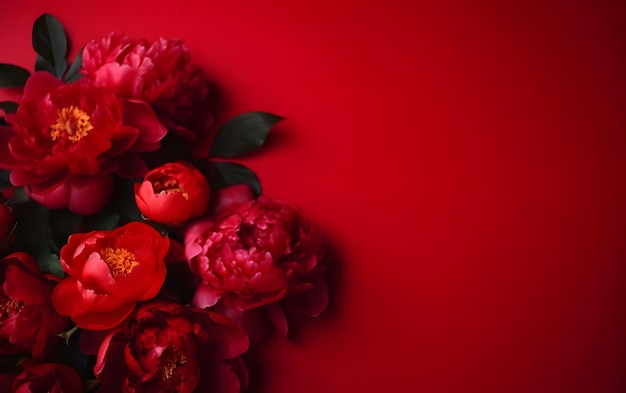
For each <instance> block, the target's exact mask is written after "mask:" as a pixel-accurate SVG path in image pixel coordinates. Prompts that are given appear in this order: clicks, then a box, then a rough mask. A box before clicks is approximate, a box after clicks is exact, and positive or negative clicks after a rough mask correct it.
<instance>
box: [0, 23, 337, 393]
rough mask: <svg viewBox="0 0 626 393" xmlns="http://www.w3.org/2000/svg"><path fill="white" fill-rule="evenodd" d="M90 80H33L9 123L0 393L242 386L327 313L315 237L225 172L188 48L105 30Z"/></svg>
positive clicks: (186, 391)
mask: <svg viewBox="0 0 626 393" xmlns="http://www.w3.org/2000/svg"><path fill="white" fill-rule="evenodd" d="M44 60H45V59H44ZM80 73H81V74H82V78H80V79H78V80H75V81H73V82H67V81H65V80H64V79H63V78H62V77H58V76H55V75H53V74H51V73H50V72H48V71H37V72H34V73H32V74H30V76H29V77H28V79H27V80H26V81H25V84H24V88H23V94H21V96H20V97H19V99H18V103H17V104H18V105H17V108H16V110H15V111H7V112H6V113H5V116H4V120H5V124H4V125H0V169H2V170H4V172H2V171H0V172H1V173H0V174H2V175H7V176H5V177H3V178H2V179H0V181H1V182H0V370H1V371H0V390H1V391H3V392H4V391H6V392H43V391H46V392H48V391H50V392H61V393H62V392H66V393H82V392H91V391H97V392H99V393H107V392H111V393H113V392H115V393H118V392H124V393H139V392H144V393H150V392H155V393H156V392H166V393H167V392H172V393H173V392H178V393H194V392H195V393H200V392H218V393H239V392H242V391H244V390H245V389H246V388H247V386H248V384H249V382H250V381H249V374H248V368H247V367H248V366H247V365H246V362H245V358H246V353H247V352H248V351H254V350H259V348H260V346H259V345H257V344H259V343H260V341H261V340H262V338H264V337H266V336H267V334H269V332H271V330H272V329H275V330H276V331H277V332H279V333H281V334H283V335H286V334H287V330H288V327H287V326H288V321H289V320H290V319H291V318H292V317H293V316H295V315H306V316H317V315H319V314H320V313H322V311H323V310H324V309H325V308H326V306H327V304H328V291H327V288H326V284H325V282H324V274H325V270H326V265H325V263H324V259H323V250H324V248H323V241H322V236H321V233H320V231H319V230H318V229H317V228H316V227H315V226H314V225H312V224H311V223H310V222H309V221H308V219H307V218H306V216H305V215H304V213H303V212H302V210H300V209H299V208H296V207H293V206H292V205H290V204H287V203H284V202H281V201H277V200H273V199H271V198H269V197H267V196H265V195H262V194H260V193H259V192H257V193H255V192H254V191H253V189H252V188H251V187H249V186H248V185H247V184H245V183H246V182H245V181H238V180H240V179H239V178H238V177H236V176H235V181H233V180H232V179H230V180H229V179H228V177H227V176H223V175H220V174H218V173H217V172H216V169H215V168H216V167H215V166H213V163H212V161H210V160H209V157H208V155H207V153H203V152H204V151H208V150H206V146H207V143H209V142H211V141H212V140H213V131H212V128H211V125H212V119H213V114H212V113H211V110H210V106H209V94H208V93H209V88H208V83H207V80H206V77H205V76H204V73H203V72H202V70H201V69H200V68H198V67H197V66H195V65H194V64H192V63H191V61H190V55H189V50H188V49H187V47H186V46H185V45H184V44H183V43H182V41H181V40H179V39H164V38H159V39H157V40H155V41H153V42H149V41H146V40H136V39H132V38H130V37H128V36H127V35H123V34H118V33H111V34H109V35H107V36H106V37H104V38H101V39H98V40H93V41H91V42H90V43H88V44H87V45H86V46H85V48H84V50H83V51H82V65H81V67H80ZM247 132H248V131H245V132H244V133H243V134H246V133H247ZM263 138H264V136H263ZM234 139H236V138H234ZM243 139H245V138H243ZM257 139H258V138H257ZM224 140H233V139H232V138H231V139H228V138H226V139H224V138H222V142H221V143H222V144H223V143H224V142H223V141H224ZM242 143H243V144H244V145H245V146H244V147H242V148H241V149H240V150H241V151H248V150H249V149H250V146H249V145H246V143H249V142H247V141H244V142H242ZM215 144H217V143H215ZM239 175H241V173H239V174H238V176H239ZM5 178H8V180H9V181H10V184H9V183H7V181H6V180H5ZM259 332H263V333H262V334H260V333H259ZM25 359H27V360H25ZM77 359H78V360H77ZM77 363H80V364H81V366H80V367H77V366H76V364H77ZM85 365H89V367H86V366H85Z"/></svg>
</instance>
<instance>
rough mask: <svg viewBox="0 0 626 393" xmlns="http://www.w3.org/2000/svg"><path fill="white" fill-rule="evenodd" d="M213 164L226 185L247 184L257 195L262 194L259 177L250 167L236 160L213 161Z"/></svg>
mask: <svg viewBox="0 0 626 393" xmlns="http://www.w3.org/2000/svg"><path fill="white" fill-rule="evenodd" d="M211 165H213V169H214V170H215V173H216V175H217V176H218V177H219V178H220V179H221V180H222V182H223V185H224V186H231V185H234V184H247V185H249V186H250V187H251V188H252V190H253V191H254V193H255V195H256V196H259V195H261V183H260V182H259V178H258V177H257V175H256V174H255V173H254V172H252V170H251V169H250V168H248V167H246V166H244V165H241V164H237V163H235V162H212V163H211Z"/></svg>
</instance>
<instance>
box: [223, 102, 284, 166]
mask: <svg viewBox="0 0 626 393" xmlns="http://www.w3.org/2000/svg"><path fill="white" fill-rule="evenodd" d="M283 119H284V118H283V117H280V116H277V115H273V114H271V113H267V112H248V113H244V114H242V115H239V116H236V117H234V118H232V119H230V120H229V121H227V122H226V124H224V125H223V126H222V127H221V128H220V130H219V131H218V132H217V135H216V136H215V140H214V141H213V145H212V146H211V156H213V157H238V156H241V155H243V154H245V153H248V152H250V151H252V150H254V149H256V148H257V147H259V146H261V145H262V144H263V143H264V142H265V138H266V137H267V133H268V132H269V130H270V128H272V126H273V125H274V124H276V123H277V122H279V121H281V120H283Z"/></svg>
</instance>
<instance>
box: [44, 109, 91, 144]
mask: <svg viewBox="0 0 626 393" xmlns="http://www.w3.org/2000/svg"><path fill="white" fill-rule="evenodd" d="M91 130H93V125H92V124H91V118H90V117H89V115H88V114H87V113H85V111H83V110H81V109H79V108H77V107H75V106H74V105H70V106H68V107H66V108H61V109H59V110H57V121H56V123H54V124H53V125H51V126H50V138H52V140H53V141H56V140H58V139H60V138H66V139H69V140H70V141H72V142H77V141H79V140H80V139H82V138H84V137H85V136H87V134H88V133H89V131H91Z"/></svg>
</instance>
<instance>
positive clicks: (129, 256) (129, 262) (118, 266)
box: [100, 247, 139, 280]
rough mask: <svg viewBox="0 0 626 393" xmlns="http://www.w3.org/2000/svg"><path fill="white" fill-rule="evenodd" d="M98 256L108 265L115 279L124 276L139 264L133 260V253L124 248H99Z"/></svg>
mask: <svg viewBox="0 0 626 393" xmlns="http://www.w3.org/2000/svg"><path fill="white" fill-rule="evenodd" d="M100 256H101V257H102V259H103V260H104V262H105V263H106V264H107V266H109V270H110V271H111V274H112V275H113V278H115V279H116V280H117V279H118V278H126V277H128V275H129V274H130V273H131V272H132V271H133V269H134V268H136V267H137V266H138V265H139V262H137V260H135V254H133V253H132V252H130V251H128V250H127V249H125V248H116V249H112V248H110V247H107V248H105V249H102V250H100Z"/></svg>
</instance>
